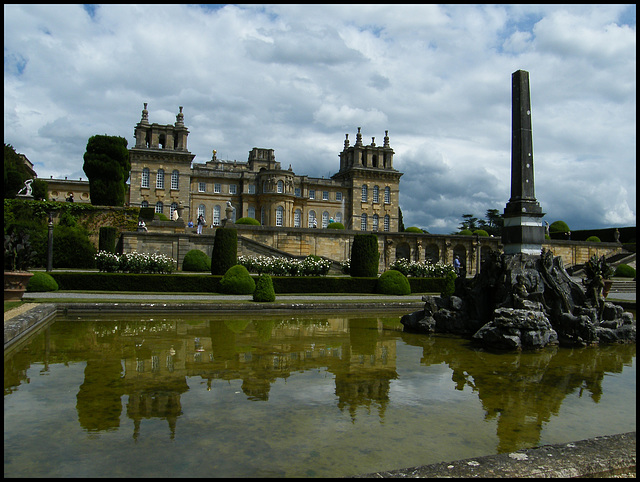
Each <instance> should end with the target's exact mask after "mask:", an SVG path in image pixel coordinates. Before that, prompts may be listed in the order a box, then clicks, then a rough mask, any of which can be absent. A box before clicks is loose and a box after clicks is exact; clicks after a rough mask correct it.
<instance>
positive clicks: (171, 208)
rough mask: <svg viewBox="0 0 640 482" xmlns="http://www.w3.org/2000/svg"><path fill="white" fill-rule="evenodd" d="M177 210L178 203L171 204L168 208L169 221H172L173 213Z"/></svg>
mask: <svg viewBox="0 0 640 482" xmlns="http://www.w3.org/2000/svg"><path fill="white" fill-rule="evenodd" d="M176 209H178V203H171V207H170V208H169V219H173V212H174V211H175V210H176Z"/></svg>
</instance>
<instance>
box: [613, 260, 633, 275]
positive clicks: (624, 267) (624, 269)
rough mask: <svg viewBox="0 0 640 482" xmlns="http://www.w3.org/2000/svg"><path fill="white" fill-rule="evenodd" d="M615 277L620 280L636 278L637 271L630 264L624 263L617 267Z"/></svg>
mask: <svg viewBox="0 0 640 482" xmlns="http://www.w3.org/2000/svg"><path fill="white" fill-rule="evenodd" d="M613 276H615V277H618V278H635V277H636V270H635V269H633V268H632V267H631V266H629V265H628V264H624V263H622V264H619V265H618V266H617V267H616V271H615V273H613Z"/></svg>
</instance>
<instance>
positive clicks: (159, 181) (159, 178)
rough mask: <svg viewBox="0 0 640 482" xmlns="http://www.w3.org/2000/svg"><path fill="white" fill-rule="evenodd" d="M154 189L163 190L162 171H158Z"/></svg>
mask: <svg viewBox="0 0 640 482" xmlns="http://www.w3.org/2000/svg"><path fill="white" fill-rule="evenodd" d="M156 189H164V169H158V175H157V176H156ZM156 212H157V211H156Z"/></svg>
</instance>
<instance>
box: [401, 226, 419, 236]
mask: <svg viewBox="0 0 640 482" xmlns="http://www.w3.org/2000/svg"><path fill="white" fill-rule="evenodd" d="M404 232H405V233H420V234H422V229H420V228H419V227H417V226H409V227H408V228H407V229H405V230H404Z"/></svg>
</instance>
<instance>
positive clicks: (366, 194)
mask: <svg viewBox="0 0 640 482" xmlns="http://www.w3.org/2000/svg"><path fill="white" fill-rule="evenodd" d="M368 197H369V194H368V192H367V185H366V184H363V185H362V202H363V203H366V202H367V198H368Z"/></svg>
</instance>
